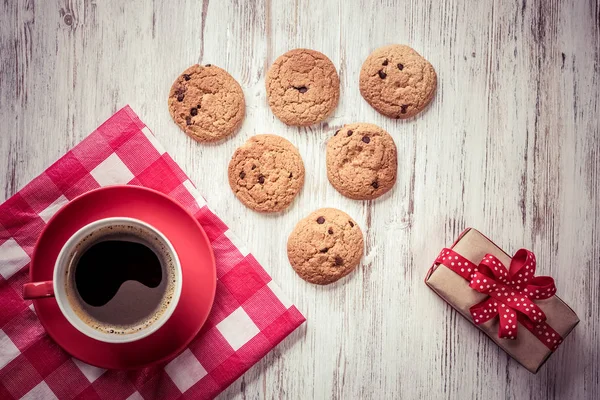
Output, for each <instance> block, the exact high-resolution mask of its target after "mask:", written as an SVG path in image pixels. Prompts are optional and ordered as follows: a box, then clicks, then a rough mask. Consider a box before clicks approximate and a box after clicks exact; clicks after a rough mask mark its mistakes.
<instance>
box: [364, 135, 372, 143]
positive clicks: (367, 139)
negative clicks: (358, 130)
mask: <svg viewBox="0 0 600 400" xmlns="http://www.w3.org/2000/svg"><path fill="white" fill-rule="evenodd" d="M362 141H363V142H365V143H369V142H370V141H371V138H370V137H368V136H363V138H362Z"/></svg>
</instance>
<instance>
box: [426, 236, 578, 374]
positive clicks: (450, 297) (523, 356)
mask: <svg viewBox="0 0 600 400" xmlns="http://www.w3.org/2000/svg"><path fill="white" fill-rule="evenodd" d="M451 249H452V250H454V251H455V252H457V253H459V254H460V255H462V256H463V257H465V258H466V259H468V260H469V261H471V262H472V263H474V264H476V265H478V264H479V262H480V261H481V260H482V259H483V257H484V256H485V255H486V254H488V253H489V254H492V255H494V256H496V257H497V258H498V259H499V260H500V261H501V262H502V264H504V265H505V266H506V267H507V268H508V266H509V265H510V261H511V257H510V256H509V255H508V254H506V253H505V252H504V251H503V250H502V249H500V248H499V247H498V246H496V244H494V243H493V242H492V241H490V240H489V239H488V238H486V237H485V236H484V235H482V234H481V233H480V232H478V231H477V230H475V229H472V228H468V229H467V230H465V231H464V232H463V233H462V234H461V235H460V236H459V238H458V240H457V241H456V242H455V243H454V245H453V246H452V247H451ZM536 272H537V273H536V275H543V274H541V273H539V268H538V271H536ZM425 283H426V284H427V286H429V287H430V288H431V289H433V290H434V291H435V292H436V293H437V294H438V295H439V296H440V297H441V298H442V299H444V300H445V301H446V302H447V303H448V304H450V305H451V306H452V307H453V308H454V309H455V310H456V311H458V312H459V313H461V314H462V315H463V316H464V317H465V318H467V319H468V320H469V321H471V322H472V318H471V314H470V312H469V308H470V307H472V306H474V305H475V304H477V303H479V302H481V301H482V300H484V299H485V298H486V297H487V295H485V294H482V293H479V292H477V291H475V290H473V289H471V288H470V287H469V282H468V281H467V280H466V279H464V278H463V277H461V276H460V275H458V274H456V273H455V272H454V271H452V270H451V269H449V268H448V267H446V266H445V265H443V264H439V263H436V264H434V265H433V266H432V267H431V269H430V270H429V272H428V274H427V277H426V278H425ZM535 303H536V304H537V305H538V306H539V307H540V308H541V309H542V311H543V312H544V314H546V318H547V319H546V322H547V323H548V324H549V325H550V326H551V327H552V328H554V330H555V331H556V332H558V333H559V334H560V335H561V336H562V337H563V341H564V339H566V337H567V336H568V335H569V333H570V332H571V330H573V328H574V327H575V325H577V324H578V323H579V318H577V315H576V314H575V312H574V311H573V310H572V309H571V308H570V307H569V306H568V305H567V304H566V303H565V302H564V301H562V300H561V299H560V298H559V297H558V296H552V297H551V298H549V299H546V300H535ZM498 323H499V322H498V318H493V319H491V320H489V321H487V322H485V323H483V324H481V325H475V326H476V327H478V328H479V329H481V330H482V331H483V332H484V333H485V334H486V335H488V336H489V337H490V339H492V340H493V341H494V342H496V344H497V345H498V346H500V347H501V348H502V349H503V350H504V351H506V352H507V353H508V354H509V355H510V356H511V357H512V358H514V359H515V360H517V361H518V362H519V363H520V364H521V365H523V366H524V367H525V368H527V369H528V370H529V371H531V372H533V373H536V372H537V371H538V370H539V369H540V367H541V366H542V365H543V364H544V363H545V362H546V360H547V359H548V358H549V357H550V356H551V355H552V351H551V350H550V349H549V348H548V347H546V346H545V345H544V344H543V343H542V342H540V340H539V339H538V338H537V337H535V336H534V335H533V334H532V333H531V332H530V331H529V330H528V329H527V328H525V327H524V326H523V325H521V324H519V326H518V328H517V329H518V334H517V338H516V339H515V340H510V339H500V338H499V337H498ZM559 349H560V346H559ZM557 351H558V350H557Z"/></svg>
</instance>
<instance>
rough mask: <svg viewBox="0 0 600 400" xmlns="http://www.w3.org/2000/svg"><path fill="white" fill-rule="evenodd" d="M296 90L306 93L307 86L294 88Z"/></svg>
mask: <svg viewBox="0 0 600 400" xmlns="http://www.w3.org/2000/svg"><path fill="white" fill-rule="evenodd" d="M295 89H296V90H297V91H299V92H300V93H306V91H307V90H308V88H307V87H306V86H300V87H297V88H295Z"/></svg>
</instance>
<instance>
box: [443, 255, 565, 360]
mask: <svg viewBox="0 0 600 400" xmlns="http://www.w3.org/2000/svg"><path fill="white" fill-rule="evenodd" d="M437 261H438V262H440V263H443V264H444V265H446V266H448V267H449V268H450V269H452V270H453V271H454V272H456V273H457V274H459V275H461V276H462V277H463V278H465V279H466V280H468V281H469V287H471V288H472V289H473V290H476V291H478V292H480V293H483V294H487V295H488V296H489V297H488V298H486V299H485V300H483V301H482V302H480V303H478V304H475V305H474V306H472V307H471V308H470V309H469V311H470V312H471V317H472V318H473V321H474V322H475V324H477V325H480V324H483V323H485V322H487V321H489V320H491V319H493V318H495V317H496V316H498V317H499V322H500V323H499V328H498V337H500V338H503V339H516V337H517V329H518V328H517V326H518V324H517V321H518V322H519V323H520V324H521V325H523V326H524V327H525V328H527V329H528V330H529V331H531V333H533V334H534V335H535V336H536V337H537V338H538V339H539V340H540V341H542V342H543V343H544V344H545V345H546V346H547V347H548V348H550V349H551V350H555V349H556V348H557V347H558V345H559V344H560V343H561V342H562V337H561V336H560V335H559V334H558V333H557V332H556V331H555V330H554V329H552V327H551V326H550V325H548V324H547V323H546V315H545V314H544V312H543V311H542V310H541V309H540V308H539V307H538V306H537V305H536V304H535V303H534V302H533V300H542V299H547V298H550V297H552V296H554V294H555V293H556V286H555V285H554V279H552V277H549V276H535V268H536V262H535V255H534V254H533V253H532V252H531V251H529V250H526V249H521V250H519V251H517V252H516V253H515V255H514V257H513V258H512V260H511V263H510V267H509V268H506V267H505V266H504V265H503V264H502V263H501V262H500V260H498V259H497V258H496V257H495V256H493V255H492V254H486V255H485V256H484V257H483V259H482V260H481V262H480V263H479V265H477V266H476V265H475V264H473V263H472V262H470V261H469V260H467V259H466V258H464V257H462V256H461V255H460V254H458V253H456V252H455V251H453V250H451V249H443V250H442V252H441V253H440V255H439V256H438V260H437Z"/></svg>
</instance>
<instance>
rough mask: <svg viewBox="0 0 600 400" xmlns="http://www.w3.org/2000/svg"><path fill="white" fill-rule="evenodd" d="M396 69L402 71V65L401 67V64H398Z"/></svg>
mask: <svg viewBox="0 0 600 400" xmlns="http://www.w3.org/2000/svg"><path fill="white" fill-rule="evenodd" d="M398 69H399V70H400V71H402V70H403V69H404V65H402V64H401V63H398Z"/></svg>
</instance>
